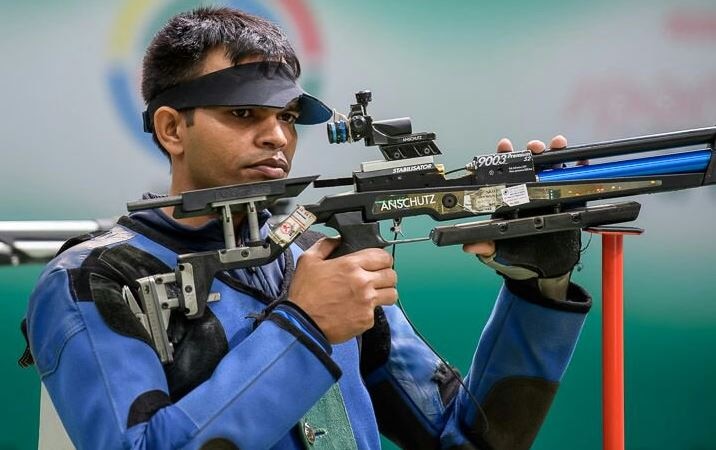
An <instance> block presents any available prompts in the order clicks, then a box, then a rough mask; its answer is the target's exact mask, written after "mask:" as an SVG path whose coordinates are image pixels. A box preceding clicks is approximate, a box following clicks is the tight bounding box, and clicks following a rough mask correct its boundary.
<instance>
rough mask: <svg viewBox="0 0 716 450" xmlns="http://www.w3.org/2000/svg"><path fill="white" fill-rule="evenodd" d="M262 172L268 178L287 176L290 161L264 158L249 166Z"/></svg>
mask: <svg viewBox="0 0 716 450" xmlns="http://www.w3.org/2000/svg"><path fill="white" fill-rule="evenodd" d="M248 169H252V170H255V171H257V172H261V173H262V174H263V175H265V176H266V177H268V178H285V177H286V176H287V175H288V170H289V167H288V162H286V161H285V160H283V159H273V158H271V159H264V160H262V161H259V162H257V163H256V164H253V165H251V166H249V167H248Z"/></svg>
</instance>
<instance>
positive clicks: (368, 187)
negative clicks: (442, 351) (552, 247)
mask: <svg viewBox="0 0 716 450" xmlns="http://www.w3.org/2000/svg"><path fill="white" fill-rule="evenodd" d="M370 101H371V93H370V91H360V92H358V93H356V103H355V104H353V105H351V109H350V113H349V114H348V115H347V116H346V115H341V114H337V113H336V114H334V120H333V121H331V122H330V123H329V124H328V127H327V128H328V139H329V142H331V143H336V144H339V143H344V142H355V141H360V140H363V141H364V143H365V145H366V146H378V147H379V149H380V151H381V153H382V154H383V157H384V160H381V161H371V162H366V163H363V164H362V165H361V168H360V170H359V171H356V172H354V173H353V176H352V177H350V178H337V179H332V180H316V181H315V182H314V186H315V187H330V186H342V185H352V186H353V192H350V193H346V194H339V195H331V196H326V197H324V198H322V199H321V200H320V201H319V202H318V203H316V204H312V205H305V207H306V209H307V210H308V211H310V212H312V213H313V214H315V215H316V218H317V220H316V223H325V224H326V225H327V226H329V227H331V228H334V229H335V230H336V231H338V233H339V234H340V235H341V237H342V239H341V247H339V248H338V249H337V250H336V252H335V253H334V256H337V255H341V254H345V253H349V252H352V251H356V250H360V249H362V248H367V247H379V248H382V247H385V246H387V245H391V244H396V243H402V242H414V241H417V240H427V239H431V240H432V241H433V242H434V243H435V244H436V245H438V246H445V245H454V244H462V243H469V242H478V241H487V240H501V239H509V238H515V237H521V236H528V235H535V234H544V233H550V232H556V231H564V230H570V229H579V228H586V227H592V226H599V225H606V224H614V223H622V222H628V221H632V220H635V219H636V218H637V216H638V214H639V210H640V208H641V205H640V204H639V203H637V202H633V201H629V202H620V203H615V204H599V205H590V206H588V205H587V202H591V201H594V200H603V199H613V198H620V197H627V196H632V195H639V194H648V193H656V192H665V191H674V190H680V189H689V188H694V187H699V186H704V185H709V184H714V183H716V175H714V172H715V171H716V158H714V141H715V140H716V127H711V128H700V129H694V130H687V131H677V132H672V133H664V134H656V135H651V136H642V137H635V138H629V139H621V140H615V141H607V142H600V143H596V144H586V145H580V146H574V147H570V148H565V149H561V150H559V151H547V152H545V153H543V154H540V155H532V154H531V152H529V151H522V152H512V153H497V154H489V155H481V156H475V157H474V158H473V159H472V161H470V162H469V163H468V164H466V165H465V167H464V168H462V169H458V170H464V171H466V172H467V174H466V175H464V176H459V177H454V178H448V177H447V176H446V175H448V174H450V173H453V172H456V171H450V172H445V170H444V167H443V166H442V165H441V164H437V163H435V161H434V157H435V156H437V155H439V154H441V152H440V150H439V149H438V147H437V146H436V145H435V142H434V140H435V134H434V133H413V132H412V126H411V123H410V119H409V118H400V119H390V120H384V121H374V120H373V119H372V117H371V116H370V115H369V114H368V113H367V106H368V103H369V102H370ZM695 145H703V146H705V148H704V149H701V150H696V151H693V150H692V151H681V152H676V153H670V154H666V155H658V156H649V157H645V158H636V159H628V160H621V161H616V162H614V161H610V162H602V163H598V164H592V165H588V166H576V167H566V163H568V162H575V161H580V160H585V159H589V160H592V161H593V160H598V159H601V158H607V157H615V156H623V155H631V154H636V153H642V152H648V151H656V150H665V149H677V148H683V147H690V146H695ZM555 167H557V168H555ZM416 215H428V216H430V217H432V218H433V219H435V220H438V221H444V220H452V219H460V218H465V217H472V216H479V215H492V216H493V218H492V219H491V220H483V221H479V222H471V223H464V224H458V225H448V226H440V227H436V228H434V229H433V230H432V231H431V233H430V236H429V237H428V238H418V239H407V240H394V241H386V240H385V239H383V238H382V237H381V235H380V232H379V225H378V222H379V221H381V220H388V219H389V220H393V221H394V227H393V229H397V230H399V229H400V224H401V221H402V219H403V218H404V217H408V216H416Z"/></svg>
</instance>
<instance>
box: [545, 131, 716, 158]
mask: <svg viewBox="0 0 716 450" xmlns="http://www.w3.org/2000/svg"><path fill="white" fill-rule="evenodd" d="M715 140H716V127H707V128H696V129H693V130H685V131H673V132H670V133H661V134H652V135H649V136H639V137H633V138H626V139H618V140H614V141H604V142H597V143H594V144H584V145H577V146H574V147H567V148H565V149H562V150H555V151H547V152H544V153H542V154H541V155H535V156H534V158H533V159H534V164H535V166H551V165H554V164H559V163H565V162H571V161H580V160H585V159H594V158H605V157H608V156H619V155H625V154H628V153H640V152H650V151H654V150H664V149H667V148H678V147H688V146H690V145H713V144H714V141H715Z"/></svg>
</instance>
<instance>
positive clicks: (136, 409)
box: [127, 390, 172, 428]
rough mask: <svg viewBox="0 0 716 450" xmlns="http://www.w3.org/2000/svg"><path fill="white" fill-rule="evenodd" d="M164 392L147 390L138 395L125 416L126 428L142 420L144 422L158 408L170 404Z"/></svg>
mask: <svg viewBox="0 0 716 450" xmlns="http://www.w3.org/2000/svg"><path fill="white" fill-rule="evenodd" d="M171 404H172V402H171V401H169V396H168V395H167V394H166V392H162V391H159V390H155V391H147V392H144V393H142V394H140V395H139V397H137V398H135V399H134V401H133V402H132V406H130V408H129V416H128V417H127V428H131V427H133V426H134V425H136V424H138V423H142V422H146V421H148V420H149V419H151V417H152V416H153V415H154V414H155V413H156V412H157V411H159V410H160V409H162V408H164V407H165V406H169V405H171Z"/></svg>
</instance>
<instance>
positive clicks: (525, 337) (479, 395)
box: [361, 283, 591, 449]
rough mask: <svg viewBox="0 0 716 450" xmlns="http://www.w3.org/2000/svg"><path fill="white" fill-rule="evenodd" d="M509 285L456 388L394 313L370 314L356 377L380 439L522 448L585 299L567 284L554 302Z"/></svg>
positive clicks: (565, 355)
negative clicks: (363, 388) (372, 319)
mask: <svg viewBox="0 0 716 450" xmlns="http://www.w3.org/2000/svg"><path fill="white" fill-rule="evenodd" d="M511 284H512V285H511V286H510V288H508V287H503V289H502V290H501V291H500V294H499V296H498V298H497V301H496V303H495V306H494V308H493V311H492V314H491V316H490V318H489V320H488V322H487V324H486V326H485V328H484V330H483V332H482V336H481V337H480V341H479V343H478V345H477V349H476V351H475V355H474V357H473V360H472V363H471V366H470V369H469V372H468V374H467V376H466V377H465V379H464V381H463V382H462V384H461V383H460V380H459V378H458V377H459V374H457V372H456V370H454V369H452V368H449V367H447V366H446V365H445V364H444V363H442V362H441V360H440V359H439V358H438V357H437V355H436V354H435V353H434V352H433V351H432V350H431V349H430V348H429V347H428V346H427V345H426V344H425V342H423V341H422V340H421V339H420V338H419V337H418V336H417V335H416V333H415V332H414V330H413V329H412V327H411V326H410V324H409V323H408V321H407V320H406V318H405V316H404V315H403V313H402V311H401V310H400V309H399V308H397V307H395V306H391V307H384V308H383V309H382V311H381V312H379V313H378V314H377V317H376V327H375V328H374V329H372V330H370V331H369V332H368V333H366V334H365V335H364V338H363V354H362V356H361V357H362V361H361V370H362V371H363V374H364V377H365V379H366V384H367V386H368V389H369V391H370V393H371V397H372V399H373V403H374V405H375V408H376V416H377V418H378V423H379V426H380V429H381V432H382V433H383V434H385V435H386V436H387V437H388V438H389V439H391V440H392V441H394V442H396V443H397V444H399V445H400V446H401V447H404V448H411V449H427V448H431V449H437V448H441V449H444V448H460V449H468V448H484V449H528V448H529V447H530V445H531V444H532V442H533V440H534V438H535V437H536V434H537V431H538V430H539V427H540V426H541V424H542V422H543V420H544V418H545V416H546V414H547V410H548V409H549V406H550V404H551V402H552V399H553V398H554V395H555V393H556V390H557V387H558V385H559V382H560V380H561V378H562V376H563V375H564V372H565V370H566V368H567V365H568V364H569V361H570V359H571V357H572V353H573V351H574V348H575V346H576V343H577V339H578V337H579V334H580V332H581V329H582V325H583V323H584V319H585V315H586V312H587V311H588V310H589V308H590V306H591V299H590V298H589V296H588V294H587V293H586V292H585V291H583V290H582V289H581V288H580V287H578V286H577V285H575V284H572V285H571V286H570V289H569V294H568V298H569V300H567V301H566V302H560V303H556V302H553V301H549V300H548V299H543V298H540V297H539V295H537V296H535V295H534V292H530V291H529V289H522V286H520V285H514V284H513V283H511ZM513 291H522V292H521V293H522V294H523V295H524V296H518V295H516V294H515V293H514V292H513ZM463 385H464V386H466V387H467V388H468V390H465V389H464V387H463Z"/></svg>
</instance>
